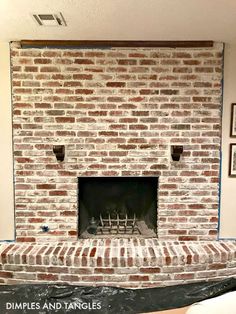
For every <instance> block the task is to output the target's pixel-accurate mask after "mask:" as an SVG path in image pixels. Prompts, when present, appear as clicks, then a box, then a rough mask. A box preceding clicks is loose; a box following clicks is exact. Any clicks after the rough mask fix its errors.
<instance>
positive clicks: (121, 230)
mask: <svg viewBox="0 0 236 314" xmlns="http://www.w3.org/2000/svg"><path fill="white" fill-rule="evenodd" d="M78 187H79V189H78V191H79V193H78V205H79V236H80V237H81V238H91V237H132V236H142V237H143V236H144V237H153V236H156V234H157V189H158V178H157V177H81V178H78Z"/></svg>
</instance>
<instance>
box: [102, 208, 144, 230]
mask: <svg viewBox="0 0 236 314" xmlns="http://www.w3.org/2000/svg"><path fill="white" fill-rule="evenodd" d="M99 217H100V221H99V225H98V227H97V234H98V233H100V234H141V231H140V230H139V227H138V225H137V218H136V216H135V214H134V215H133V216H132V217H128V215H127V214H123V215H122V214H120V213H117V214H116V216H115V217H114V216H111V214H110V213H109V214H108V216H107V217H103V216H102V214H100V216H99Z"/></svg>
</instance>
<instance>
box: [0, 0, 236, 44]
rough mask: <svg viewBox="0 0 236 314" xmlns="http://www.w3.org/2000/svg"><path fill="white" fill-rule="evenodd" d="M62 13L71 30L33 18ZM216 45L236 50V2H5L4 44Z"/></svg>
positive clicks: (1, 2) (1, 14) (0, 5)
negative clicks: (115, 42) (118, 42)
mask: <svg viewBox="0 0 236 314" xmlns="http://www.w3.org/2000/svg"><path fill="white" fill-rule="evenodd" d="M57 12H62V14H63V16H64V17H65V20H66V22H67V27H61V28H59V27H40V26H37V25H36V23H35V22H34V20H33V19H32V17H31V14H32V13H39V14H40V13H41V14H46V13H57ZM21 39H48V40H49V39H52V40H53V39H54V40H214V41H222V42H226V43H231V44H232V43H235V44H236V0H0V41H11V40H21Z"/></svg>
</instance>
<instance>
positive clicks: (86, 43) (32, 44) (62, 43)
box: [20, 40, 214, 48]
mask: <svg viewBox="0 0 236 314" xmlns="http://www.w3.org/2000/svg"><path fill="white" fill-rule="evenodd" d="M213 44H214V42H213V41H207V40H202V41H158V40H150V41H147V40H21V41H20V45H21V48H45V47H47V48H116V47H124V48H125V47H129V48H132V47H133V48H137V47H140V48H201V47H205V48H206V47H213Z"/></svg>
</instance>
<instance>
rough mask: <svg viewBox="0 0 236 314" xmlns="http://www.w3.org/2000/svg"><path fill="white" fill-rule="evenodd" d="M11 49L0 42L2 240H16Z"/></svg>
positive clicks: (0, 197) (0, 201) (0, 235)
mask: <svg viewBox="0 0 236 314" xmlns="http://www.w3.org/2000/svg"><path fill="white" fill-rule="evenodd" d="M10 82H11V80H10V51H9V44H8V43H1V42H0V240H14V196H13V161H12V160H13V158H12V119H11V84H10Z"/></svg>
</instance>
